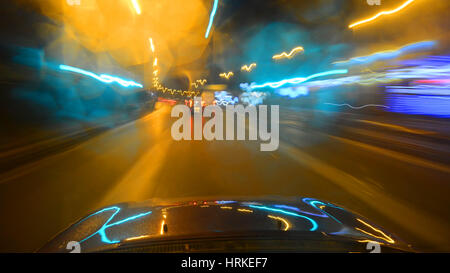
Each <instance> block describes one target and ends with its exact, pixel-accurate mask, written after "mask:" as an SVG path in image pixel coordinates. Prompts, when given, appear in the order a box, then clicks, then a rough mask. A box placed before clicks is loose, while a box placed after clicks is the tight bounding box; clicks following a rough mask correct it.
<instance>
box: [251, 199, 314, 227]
mask: <svg viewBox="0 0 450 273" xmlns="http://www.w3.org/2000/svg"><path fill="white" fill-rule="evenodd" d="M249 207H251V208H254V209H261V210H268V211H273V212H278V213H282V214H286V215H291V216H295V217H301V218H305V219H306V220H308V221H310V222H311V224H312V228H311V229H310V230H309V231H315V230H316V229H317V228H318V225H317V222H316V221H314V220H313V219H311V218H309V217H307V216H303V215H300V214H297V213H294V212H290V211H285V210H282V209H274V208H269V207H265V206H255V205H249Z"/></svg>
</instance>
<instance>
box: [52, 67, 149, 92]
mask: <svg viewBox="0 0 450 273" xmlns="http://www.w3.org/2000/svg"><path fill="white" fill-rule="evenodd" d="M59 69H61V70H64V71H70V72H74V73H78V74H82V75H85V76H88V77H91V78H94V79H96V80H98V81H101V82H104V83H108V84H109V83H113V82H116V83H118V84H120V85H122V86H123V87H140V88H143V86H142V84H140V83H137V82H134V81H128V80H124V79H121V78H119V77H115V76H110V75H106V74H101V75H100V76H99V75H97V74H95V73H93V72H90V71H86V70H83V69H81V68H77V67H73V66H68V65H63V64H62V65H60V66H59Z"/></svg>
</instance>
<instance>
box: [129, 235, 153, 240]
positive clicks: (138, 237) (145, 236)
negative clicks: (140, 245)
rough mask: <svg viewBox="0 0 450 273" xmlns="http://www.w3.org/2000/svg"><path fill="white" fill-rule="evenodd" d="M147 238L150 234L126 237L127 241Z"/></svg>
mask: <svg viewBox="0 0 450 273" xmlns="http://www.w3.org/2000/svg"><path fill="white" fill-rule="evenodd" d="M145 238H150V235H142V236H137V237H130V238H127V239H125V242H129V241H136V240H141V239H145Z"/></svg>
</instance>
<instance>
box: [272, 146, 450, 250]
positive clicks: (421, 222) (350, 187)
mask: <svg viewBox="0 0 450 273" xmlns="http://www.w3.org/2000/svg"><path fill="white" fill-rule="evenodd" d="M280 152H283V153H284V154H286V155H287V156H289V157H291V158H292V159H293V160H295V161H296V162H298V163H299V164H300V165H302V166H305V167H306V168H308V169H311V170H312V171H314V172H315V173H317V174H318V175H320V176H322V177H324V178H325V179H327V180H329V181H330V182H332V183H334V184H336V185H337V186H339V187H341V188H342V189H343V190H345V191H347V192H348V193H349V194H350V195H352V196H354V197H355V198H358V199H359V200H361V201H362V202H364V203H365V204H367V205H368V206H369V207H371V208H373V209H375V210H376V211H377V212H379V213H380V214H381V215H384V216H385V217H387V218H389V220H390V221H392V223H397V224H398V225H400V226H401V227H402V228H403V229H405V230H408V231H409V232H411V233H412V234H415V235H416V236H417V237H419V238H422V239H426V240H427V241H428V242H430V243H432V244H433V245H435V246H439V245H441V244H442V242H443V241H445V240H446V238H448V232H447V231H448V227H446V226H445V225H443V224H442V223H441V222H439V220H436V218H435V217H433V216H427V214H426V213H425V212H424V211H423V210H421V208H417V207H414V206H413V205H412V204H410V203H408V202H407V201H402V200H395V199H393V197H391V196H390V195H389V194H387V193H385V192H383V191H381V190H380V189H378V188H377V187H374V186H372V185H370V184H369V183H367V182H366V181H363V180H360V179H358V178H356V177H354V176H352V175H351V174H348V173H346V172H344V171H342V170H340V169H338V168H336V167H334V166H331V165H329V164H327V163H325V162H323V161H321V160H320V159H318V158H316V157H314V156H311V155H310V154H308V153H305V152H303V151H301V150H300V149H298V148H296V147H293V146H290V145H289V144H286V143H284V142H283V143H280ZM424 226H427V228H424Z"/></svg>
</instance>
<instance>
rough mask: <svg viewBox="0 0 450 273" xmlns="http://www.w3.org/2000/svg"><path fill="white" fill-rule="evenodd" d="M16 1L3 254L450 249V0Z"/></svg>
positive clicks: (11, 8)
mask: <svg viewBox="0 0 450 273" xmlns="http://www.w3.org/2000/svg"><path fill="white" fill-rule="evenodd" d="M11 2H12V3H11V4H9V5H5V6H2V11H1V13H2V16H0V30H1V34H2V39H1V41H0V47H1V49H0V51H1V56H2V58H1V61H0V67H1V71H2V73H1V76H0V78H1V79H0V85H1V86H2V91H1V92H0V97H1V99H0V104H1V107H0V119H1V123H0V124H1V126H2V127H1V128H0V130H1V132H3V133H2V134H0V138H1V139H0V140H1V148H0V162H1V163H0V216H1V220H0V252H32V251H36V250H38V249H40V248H41V247H43V246H44V245H46V244H47V243H48V242H49V241H51V240H52V238H53V239H55V240H56V241H54V242H53V243H50V244H51V245H60V246H63V249H66V244H67V242H68V241H75V242H78V243H81V248H82V249H83V244H85V247H88V246H94V245H95V247H97V246H102V247H103V245H107V247H108V249H109V250H111V249H116V248H114V247H113V248H111V247H110V245H114V244H116V243H117V244H119V243H120V244H122V243H124V242H126V240H130V238H138V239H139V238H142V239H148V238H147V237H145V236H159V237H157V238H156V239H157V241H158V244H160V243H164V239H165V237H164V236H166V235H167V236H172V235H173V236H178V235H180V234H181V233H180V234H178V233H177V234H175V233H176V232H178V231H179V230H182V231H183V233H182V235H183V239H180V240H181V241H176V242H175V243H174V244H178V243H180V244H183V242H185V241H184V240H189V236H192V238H194V237H195V236H197V235H198V234H216V233H217V234H222V233H227V232H231V231H232V232H237V231H239V232H244V233H245V232H248V234H247V235H248V236H250V235H249V234H253V232H261V234H266V233H265V232H269V231H273V230H274V229H275V230H278V231H280V233H277V235H276V236H275V237H270V236H268V237H267V238H266V239H267V242H265V243H261V242H260V241H259V239H258V240H257V241H258V242H257V243H256V242H255V241H252V240H253V239H252V238H253V237H251V236H250V237H245V236H244V235H243V236H244V237H239V238H241V239H235V238H234V239H230V240H231V241H233V242H234V243H233V244H232V245H234V246H235V248H233V250H231V249H229V250H230V251H237V252H239V249H241V248H240V247H241V246H240V245H241V244H244V243H245V242H247V241H246V240H249V241H248V242H247V243H246V246H248V247H249V248H248V251H258V250H261V251H267V249H268V248H270V249H272V250H273V251H281V252H283V251H294V252H295V251H306V252H333V251H338V252H341V251H348V252H352V251H360V250H361V249H366V245H365V244H366V243H367V242H372V241H377V242H380V243H384V244H386V245H392V247H393V248H395V247H397V246H396V244H397V243H399V242H400V241H401V242H404V244H403V243H402V247H403V246H406V245H408V246H412V247H413V248H414V249H415V250H418V251H424V252H434V251H443V252H448V251H450V245H449V244H448V242H449V241H450V235H449V233H448V230H449V228H450V213H449V205H450V203H449V196H450V184H449V183H448V178H449V173H450V164H449V163H450V161H449V156H448V155H449V152H450V142H449V136H450V127H449V117H450V78H449V72H450V55H449V54H450V51H449V42H450V40H449V37H450V36H449V34H450V32H449V30H450V29H449V25H448V12H449V10H450V1H448V0H433V1H427V0H401V1H400V0H320V1H307V0H304V1H302V0H291V1H285V0H245V1H244V0H189V1H186V0H172V1H161V0H120V1H111V0H67V1H66V0H64V1H61V0H48V1H31V0H15V1H11ZM431 2H432V4H431ZM237 198H240V199H239V201H236V200H237ZM274 198H275V199H276V201H273V200H274ZM305 198H306V199H305ZM263 199H264V200H266V199H267V200H269V199H270V200H271V201H270V202H266V201H264V200H263ZM148 200H153V201H151V202H150V203H145V202H149V201H148ZM155 200H156V201H155ZM166 200H170V202H168V201H166ZM179 200H183V201H182V202H186V203H183V204H185V205H183V209H180V208H178V209H169V208H172V207H177V206H181V205H180V204H181V203H180V202H181V201H179ZM186 200H188V201H186ZM224 200H229V202H234V203H226V201H224ZM203 202H204V203H203ZM221 202H225V203H221ZM124 204H125V205H124ZM130 204H139V205H130ZM333 204H334V205H333ZM249 215H251V216H249ZM360 215H361V216H360ZM171 217H172V218H171ZM363 217H364V218H363ZM175 218H176V219H175ZM366 218H367V219H369V220H366ZM224 219H226V221H224ZM85 221H86V222H85ZM194 222H195V223H196V225H193V224H192V223H194ZM225 225H226V226H225ZM187 226H189V228H187ZM69 227H70V229H69V230H68V231H66V230H67V229H68V228H69ZM244 227H245V228H244ZM385 229H386V230H388V231H389V232H386V231H384V230H385ZM119 230H120V232H119ZM143 230H145V232H144V231H143ZM187 231H189V232H187ZM284 231H286V232H289V231H291V232H294V233H295V232H307V234H310V235H311V236H312V237H311V238H309V239H308V240H309V241H308V242H316V243H311V245H309V244H308V248H303V249H301V248H300V246H299V244H297V243H295V242H298V240H300V239H298V238H297V237H295V236H294V235H292V234H291V235H290V236H293V237H292V238H293V239H292V241H290V243H286V244H285V245H284V244H283V243H280V240H281V241H283V240H284V239H283V238H282V237H280V236H281V235H279V234H283V232H284ZM61 232H63V233H61ZM64 232H65V233H64ZM72 232H73V234H78V235H79V236H78V235H77V236H78V237H77V236H75V237H73V238H72V237H71V236H72V235H71V234H72ZM152 232H153V233H152ZM322 233H323V234H326V235H327V236H331V237H327V236H325V235H324V237H322V235H323V234H322ZM58 234H60V237H55V236H57V235H58ZM61 234H62V235H61ZM302 234H303V233H302ZM318 234H322V235H321V236H319V237H317V236H318ZM69 235H70V236H69ZM223 236H226V234H223ZM230 236H231V235H230ZM339 236H341V237H339ZM61 238H64V240H63V241H58V240H60V239H61ZM174 238H175V237H174ZM243 238H244V239H243ZM258 238H264V236H263V235H261V236H260V237H258ZM286 238H288V237H286ZM397 238H401V239H397ZM152 239H155V238H153V237H152ZM344 239H345V240H344ZM61 240H62V239H61ZM302 240H307V239H302ZM335 240H338V241H339V240H344V241H342V242H341V241H339V242H340V243H334V242H335ZM231 241H230V242H231ZM318 241H322V243H321V244H319V243H317V242H318ZM358 241H359V242H358ZM143 242H149V241H148V240H144V241H143ZM171 242H172V241H171ZM445 242H447V243H445ZM167 243H168V244H169V241H167ZM203 243H204V244H206V242H202V244H203ZM361 243H364V244H363V245H360V244H361ZM145 244H146V243H144V245H145ZM170 244H171V243H170ZM170 244H169V245H170ZM193 244H194V245H195V244H197V242H195V243H193ZM230 244H231V243H230ZM336 244H338V245H339V246H337V245H336ZM354 244H355V246H356V245H358V247H355V248H354V247H353V246H354ZM125 245H126V246H127V248H126V249H127V251H132V252H140V251H146V252H147V251H148V252H152V251H153V252H155V251H156V252H158V251H157V250H155V249H154V248H151V246H152V245H151V246H148V245H147V246H145V247H150V249H145V247H144V246H142V245H139V247H136V248H135V246H134V245H131V246H129V245H128V244H125ZM293 245H295V247H294V246H293ZM123 247H124V246H123V245H121V246H120V247H119V249H123ZM166 247H169V246H167V245H166ZM174 247H178V245H177V246H175V245H174ZM202 247H204V246H199V249H200V251H203V252H205V251H206V252H208V247H211V249H216V248H215V247H219V248H220V247H225V246H224V245H222V243H220V242H217V241H214V243H211V245H208V246H207V247H206V246H205V247H206V248H202ZM333 247H335V248H333ZM67 249H70V247H69V248H67ZM93 249H94V248H93ZM166 249H167V248H166ZM177 249H178V248H177ZM221 249H222V248H221ZM225 249H226V248H225ZM236 249H237V250H236ZM354 249H358V250H354ZM222 250H223V249H222ZM161 251H162V252H164V250H161ZM211 251H213V250H211ZM214 251H215V250H214ZM181 252H183V251H181ZM225 252H226V251H225Z"/></svg>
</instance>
